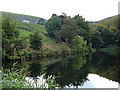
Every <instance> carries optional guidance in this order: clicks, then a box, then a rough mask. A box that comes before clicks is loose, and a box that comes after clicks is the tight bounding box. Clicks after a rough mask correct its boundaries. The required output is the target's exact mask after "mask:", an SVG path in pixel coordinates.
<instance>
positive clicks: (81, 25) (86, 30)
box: [72, 14, 91, 42]
mask: <svg viewBox="0 0 120 90" xmlns="http://www.w3.org/2000/svg"><path fill="white" fill-rule="evenodd" d="M72 19H73V21H74V22H75V24H76V25H77V26H78V34H79V35H80V36H82V37H84V38H85V40H87V42H91V33H90V31H91V30H90V27H89V24H88V23H89V22H87V21H85V19H84V18H83V17H82V16H80V15H79V14H78V15H75V16H74V17H73V18H72Z"/></svg>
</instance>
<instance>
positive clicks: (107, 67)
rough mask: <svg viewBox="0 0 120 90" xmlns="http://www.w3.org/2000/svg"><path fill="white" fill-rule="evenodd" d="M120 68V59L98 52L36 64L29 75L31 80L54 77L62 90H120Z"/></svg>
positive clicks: (30, 68)
mask: <svg viewBox="0 0 120 90" xmlns="http://www.w3.org/2000/svg"><path fill="white" fill-rule="evenodd" d="M119 65H120V61H119V57H114V56H111V55H108V54H106V53H97V52H96V53H93V54H91V53H90V54H77V55H73V56H66V57H52V58H42V59H40V60H34V61H33V62H32V63H30V64H29V69H28V71H31V73H30V77H37V76H40V75H42V74H45V77H44V79H46V78H47V77H48V76H50V75H54V76H55V77H56V82H57V83H58V84H59V85H60V86H61V87H75V86H78V87H82V88H118V82H120V78H119V75H120V67H119Z"/></svg>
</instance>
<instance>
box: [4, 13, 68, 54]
mask: <svg viewBox="0 0 120 90" xmlns="http://www.w3.org/2000/svg"><path fill="white" fill-rule="evenodd" d="M6 15H7V13H2V16H3V18H4V17H5V16H6ZM10 16H12V17H13V18H14V19H18V18H21V19H26V20H29V21H33V20H34V21H37V20H38V19H39V18H38V17H33V16H28V15H20V14H13V13H12V14H10ZM17 28H18V30H19V32H20V37H23V38H27V40H26V43H27V45H28V46H29V36H30V34H32V33H33V32H34V31H35V30H36V29H37V30H39V33H40V34H41V35H42V55H43V56H50V55H51V54H54V55H61V54H62V52H63V51H69V47H68V45H67V44H66V43H56V40H54V39H52V38H50V37H48V36H47V31H46V28H45V26H44V25H40V24H35V23H28V22H19V21H18V24H17Z"/></svg>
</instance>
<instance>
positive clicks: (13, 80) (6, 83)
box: [1, 63, 59, 89]
mask: <svg viewBox="0 0 120 90" xmlns="http://www.w3.org/2000/svg"><path fill="white" fill-rule="evenodd" d="M15 67H16V63H14V64H13V67H12V69H2V72H1V75H2V77H1V78H2V81H1V85H2V88H44V89H46V88H56V87H59V85H58V84H57V83H56V82H55V77H54V76H49V77H48V78H47V79H46V81H45V82H43V83H42V84H39V82H42V81H41V79H38V80H37V81H39V82H36V80H32V81H31V80H30V79H28V80H27V79H26V76H27V74H28V73H27V72H26V70H25V68H21V69H17V70H16V69H15ZM43 77H44V76H43Z"/></svg>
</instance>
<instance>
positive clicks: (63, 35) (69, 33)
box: [56, 18, 78, 43]
mask: <svg viewBox="0 0 120 90" xmlns="http://www.w3.org/2000/svg"><path fill="white" fill-rule="evenodd" d="M77 31H78V29H77V25H76V24H75V23H74V22H73V21H72V19H71V18H64V20H63V26H62V28H61V30H60V31H59V32H58V33H56V38H57V40H59V41H63V42H67V43H70V42H71V41H72V39H74V38H75V36H76V35H77Z"/></svg>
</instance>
